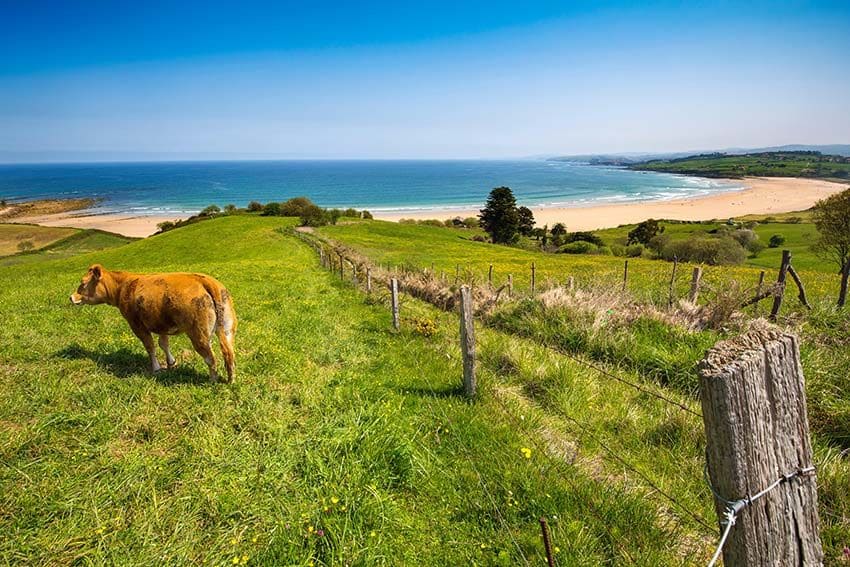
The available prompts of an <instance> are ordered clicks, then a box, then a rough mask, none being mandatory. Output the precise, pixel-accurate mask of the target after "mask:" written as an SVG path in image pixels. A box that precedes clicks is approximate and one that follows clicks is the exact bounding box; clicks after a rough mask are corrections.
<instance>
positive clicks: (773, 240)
mask: <svg viewBox="0 0 850 567" xmlns="http://www.w3.org/2000/svg"><path fill="white" fill-rule="evenodd" d="M783 244H785V237H784V236H782V235H781V234H774V235H773V236H771V237H770V240H768V241H767V245H768V246H770V247H771V248H779V247H780V246H782V245H783Z"/></svg>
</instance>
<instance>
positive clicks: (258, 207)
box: [248, 201, 263, 213]
mask: <svg viewBox="0 0 850 567" xmlns="http://www.w3.org/2000/svg"><path fill="white" fill-rule="evenodd" d="M262 210H263V204H262V203H260V202H259V201H251V202H250V203H248V212H251V213H259V212H260V211H262Z"/></svg>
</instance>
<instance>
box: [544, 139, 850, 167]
mask: <svg viewBox="0 0 850 567" xmlns="http://www.w3.org/2000/svg"><path fill="white" fill-rule="evenodd" d="M773 152H782V153H786V152H820V153H821V154H824V155H835V156H843V157H850V144H828V145H820V146H811V145H806V144H787V145H784V146H770V147H764V148H724V149H711V150H698V151H689V152H666V153H659V152H655V153H651V152H625V153H611V154H580V155H568V156H554V157H549V158H547V159H548V161H565V162H576V163H587V164H590V165H619V166H626V165H632V164H635V163H643V162H646V161H650V160H673V159H680V158H687V157H692V156H695V155H706V154H723V155H749V154H763V153H773Z"/></svg>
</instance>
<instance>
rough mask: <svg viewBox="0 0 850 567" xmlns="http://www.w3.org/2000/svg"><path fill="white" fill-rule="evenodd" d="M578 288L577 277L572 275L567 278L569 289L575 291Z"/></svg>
mask: <svg viewBox="0 0 850 567" xmlns="http://www.w3.org/2000/svg"><path fill="white" fill-rule="evenodd" d="M575 288H576V279H575V278H574V277H572V276H570V277H568V278H567V289H569V290H570V291H574V290H575Z"/></svg>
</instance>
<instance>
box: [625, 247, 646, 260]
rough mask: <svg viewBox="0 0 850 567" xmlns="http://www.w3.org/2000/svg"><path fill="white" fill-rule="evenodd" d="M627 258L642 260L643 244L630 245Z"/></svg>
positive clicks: (627, 249)
mask: <svg viewBox="0 0 850 567" xmlns="http://www.w3.org/2000/svg"><path fill="white" fill-rule="evenodd" d="M626 256H628V257H629V258H640V257H641V256H643V244H630V245H629V246H627V247H626Z"/></svg>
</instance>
